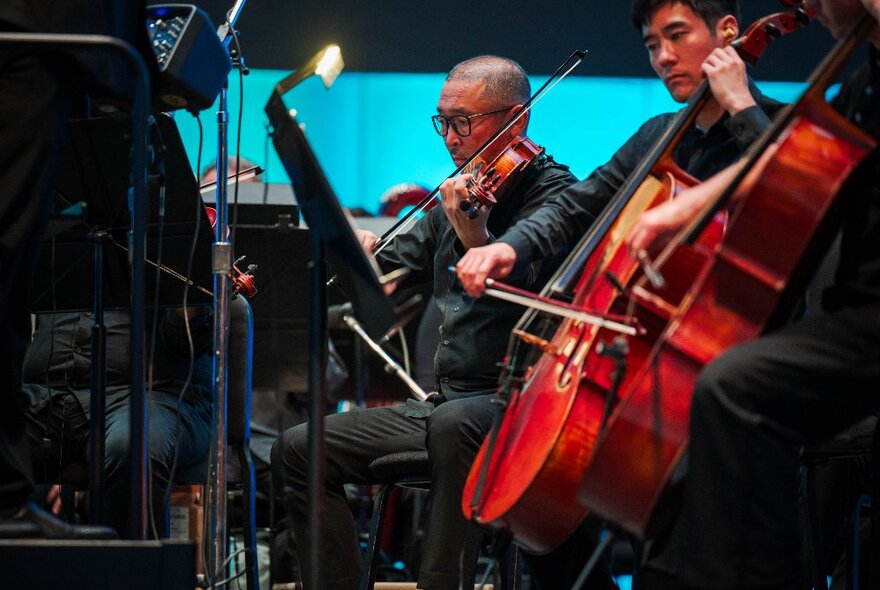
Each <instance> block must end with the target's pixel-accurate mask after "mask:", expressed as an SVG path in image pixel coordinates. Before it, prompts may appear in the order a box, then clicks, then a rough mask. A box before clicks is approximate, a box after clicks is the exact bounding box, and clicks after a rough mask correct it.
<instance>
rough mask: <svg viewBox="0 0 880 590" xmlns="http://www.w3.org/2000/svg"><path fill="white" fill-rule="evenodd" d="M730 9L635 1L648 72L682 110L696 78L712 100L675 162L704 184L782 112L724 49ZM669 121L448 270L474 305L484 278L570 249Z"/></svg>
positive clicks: (705, 3) (691, 2) (712, 2)
mask: <svg viewBox="0 0 880 590" xmlns="http://www.w3.org/2000/svg"><path fill="white" fill-rule="evenodd" d="M738 13H739V9H738V3H737V1H736V0H635V2H634V3H633V10H632V18H633V23H634V25H635V27H636V29H637V30H639V32H640V34H641V35H642V41H643V43H644V45H645V49H646V50H647V52H648V58H649V60H650V62H651V67H652V68H653V69H654V71H655V72H656V73H657V76H659V77H660V79H661V80H662V81H663V84H664V85H665V86H666V89H667V90H668V91H669V93H670V94H671V95H672V97H673V98H674V99H675V100H676V101H677V102H680V103H685V102H687V101H688V99H690V97H691V95H692V94H693V93H694V92H695V91H696V89H697V88H698V86H699V85H700V83H701V82H702V81H703V79H704V78H705V79H708V81H709V85H710V88H711V94H712V97H711V98H710V99H709V101H708V103H707V105H706V106H705V107H704V108H703V109H702V111H701V112H700V114H699V116H698V117H697V120H696V122H695V124H694V126H693V127H692V128H691V129H688V130H687V132H686V134H685V136H684V138H683V139H682V141H681V144H680V145H679V147H678V149H677V151H676V153H675V161H676V163H677V164H678V165H679V166H680V167H681V168H682V169H683V170H684V171H686V172H688V173H689V174H691V175H692V176H694V177H696V178H698V179H703V180H704V179H706V178H708V177H709V176H711V175H712V174H714V173H716V172H718V171H720V170H721V169H723V168H724V167H725V166H727V165H729V164H731V163H732V162H733V161H734V160H736V159H737V158H738V157H739V156H740V155H741V154H742V153H743V152H744V151H745V150H746V148H747V147H748V146H749V145H750V144H751V143H752V141H753V140H754V139H755V138H756V137H758V135H760V133H761V132H762V131H764V129H766V128H767V127H768V126H769V124H770V118H772V117H773V115H774V114H775V113H776V112H777V111H778V110H779V108H780V107H781V104H780V103H778V102H777V101H774V100H772V99H769V98H767V97H765V96H763V95H762V94H761V92H760V91H759V90H758V89H757V87H755V85H754V84H753V83H752V82H751V81H750V80H749V78H748V76H747V74H746V69H745V64H744V63H743V61H742V59H741V58H740V57H739V55H738V54H737V53H736V51H735V50H734V49H733V48H732V47H730V43H731V42H732V41H733V40H734V39H736V38H737V37H738V36H739V34H740V27H739V22H738ZM674 116H675V114H674V113H667V114H663V115H658V116H656V117H653V118H651V119H649V120H648V121H647V122H645V123H644V124H643V125H642V126H641V127H640V128H639V130H638V131H637V132H636V133H635V134H634V135H633V136H632V137H631V138H630V139H628V140H627V141H626V143H624V144H623V146H621V147H620V149H618V150H617V152H616V153H615V154H614V155H613V156H612V157H611V159H610V160H609V161H608V162H607V163H606V164H604V165H602V166H600V167H599V168H597V169H596V170H595V171H593V173H592V174H590V176H589V177H588V178H587V179H586V180H584V181H582V182H580V183H578V184H576V185H574V186H572V187H570V188H568V189H567V190H565V191H563V192H562V193H560V194H559V195H558V196H557V198H555V199H553V200H552V201H551V202H549V203H547V204H546V205H545V206H543V207H541V209H540V210H539V211H537V212H536V213H535V214H534V215H532V216H530V217H529V219H527V220H525V221H522V222H519V223H517V224H516V225H514V226H513V227H512V228H510V229H509V230H508V231H507V232H505V233H504V234H503V235H502V236H499V237H498V238H497V239H496V240H495V241H494V242H492V243H491V244H489V245H487V246H484V247H481V248H471V249H470V250H468V251H467V253H466V254H465V255H464V257H463V258H462V259H461V260H460V261H459V262H458V264H457V265H456V272H457V274H458V278H459V279H460V280H461V282H462V285H463V286H464V288H465V290H466V291H467V292H468V293H469V294H470V295H472V296H479V295H481V294H482V293H483V291H484V290H485V280H486V278H495V279H497V278H502V277H505V276H507V275H509V274H510V273H511V271H512V270H513V269H514V267H516V268H517V269H518V270H519V269H525V268H526V265H527V264H528V263H529V262H530V261H533V260H540V259H543V258H546V257H548V256H553V255H555V254H557V253H558V252H560V251H567V250H570V249H571V247H572V246H573V245H574V244H575V243H576V242H577V241H578V239H579V238H580V237H581V236H582V235H583V234H584V233H585V231H586V230H587V228H589V227H590V225H591V224H592V223H593V221H594V220H595V219H596V217H597V216H598V215H599V213H600V212H601V211H602V209H603V208H604V207H605V205H607V204H608V202H609V200H610V199H611V198H612V197H613V196H614V195H615V193H617V191H618V190H619V189H620V188H621V186H622V185H623V184H624V182H625V181H626V179H627V178H628V177H629V176H630V175H631V174H632V173H633V172H634V171H635V169H636V167H637V166H638V164H639V162H640V161H641V159H642V158H643V157H644V156H645V155H646V154H647V153H648V151H649V150H650V149H651V147H652V146H653V145H654V144H655V143H656V141H657V140H658V139H659V138H660V136H661V135H662V134H663V132H664V130H665V129H666V128H667V127H668V125H669V123H670V121H671V120H672V119H673V118H674Z"/></svg>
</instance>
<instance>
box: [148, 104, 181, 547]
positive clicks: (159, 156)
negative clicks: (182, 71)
mask: <svg viewBox="0 0 880 590" xmlns="http://www.w3.org/2000/svg"><path fill="white" fill-rule="evenodd" d="M150 127H151V129H152V130H153V131H155V135H156V141H155V145H154V146H153V158H154V160H153V166H155V170H156V175H157V177H158V181H159V229H158V236H157V240H156V283H155V285H154V290H153V318H152V321H153V325H152V327H151V329H150V352H149V355H148V359H149V361H148V364H147V404H146V421H147V432H148V433H149V428H150V414H151V407H152V403H151V402H152V400H151V398H152V394H153V369H154V368H155V360H156V359H155V354H156V339H157V332H158V327H159V286H160V281H161V278H162V245H163V244H162V243H163V239H164V237H165V236H164V234H165V182H166V177H165V154H166V152H165V142H164V140H163V139H162V131H161V129H159V123H158V121H156V119H155V118H154V117H152V116H151V117H150ZM179 415H180V414H179V413H178V418H179ZM148 436H149V434H148ZM149 455H150V449H149V448H147V501H148V505H149V514H150V528H151V529H152V531H153V538H155V539H160V538H161V537H160V536H159V530H158V527H157V526H156V513H155V510H153V460H152V457H150V456H149ZM171 481H172V480H171V479H169V487H170V486H171Z"/></svg>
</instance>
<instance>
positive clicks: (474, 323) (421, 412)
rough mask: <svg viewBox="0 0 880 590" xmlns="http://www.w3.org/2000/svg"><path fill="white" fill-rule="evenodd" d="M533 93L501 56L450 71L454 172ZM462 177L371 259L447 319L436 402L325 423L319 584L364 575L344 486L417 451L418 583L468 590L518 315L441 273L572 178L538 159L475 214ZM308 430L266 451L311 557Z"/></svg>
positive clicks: (534, 284)
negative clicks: (476, 473) (422, 499)
mask: <svg viewBox="0 0 880 590" xmlns="http://www.w3.org/2000/svg"><path fill="white" fill-rule="evenodd" d="M530 93H531V92H530V87H529V82H528V79H527V78H526V75H525V73H524V72H523V70H522V68H520V67H519V65H517V64H516V63H515V62H513V61H511V60H508V59H504V58H500V57H493V56H482V57H477V58H473V59H469V60H467V61H465V62H462V63H461V64H459V65H457V66H456V67H455V68H453V69H452V71H451V72H450V73H449V75H448V76H447V78H446V81H445V83H444V85H443V89H442V91H441V93H440V99H439V102H438V103H437V114H436V115H434V116H433V117H432V119H433V123H434V127H435V130H436V132H437V134H438V135H440V136H441V137H442V138H443V141H444V143H445V144H446V149H447V150H448V151H449V155H450V156H451V157H452V161H453V163H454V164H456V165H460V164H461V163H463V162H464V161H465V160H466V159H467V158H468V157H469V156H470V155H472V154H473V153H474V152H475V151H476V150H477V148H478V147H479V146H480V145H482V144H483V143H484V142H486V141H487V140H488V139H489V138H490V137H491V136H492V134H493V133H494V132H495V131H496V130H497V129H498V128H499V126H500V125H501V124H502V123H503V122H504V121H505V120H506V119H507V118H508V117H510V116H511V115H512V114H513V113H515V112H516V111H517V110H519V109H521V108H522V105H523V103H525V102H526V101H527V100H528V99H529V96H530ZM527 126H528V115H525V116H523V117H522V118H521V119H519V120H518V122H517V123H515V124H514V125H513V126H512V127H511V128H510V129H509V130H508V131H506V132H504V133H503V134H502V135H501V136H500V138H499V139H498V140H497V141H496V142H494V143H493V144H492V145H491V146H490V147H489V149H488V150H487V152H485V153H484V156H483V159H484V160H486V161H491V160H492V159H493V158H494V156H495V155H497V154H498V153H499V152H500V151H501V150H502V149H503V148H504V147H505V146H507V144H508V143H509V142H510V141H511V140H513V139H514V138H516V137H518V136H524V135H525V133H526V129H527ZM468 178H470V176H469V175H462V176H460V177H458V178H456V179H453V180H449V181H447V182H445V183H444V184H443V185H442V187H441V191H440V192H441V194H442V201H443V203H442V204H443V206H442V207H434V208H433V209H432V210H431V211H429V212H428V213H427V214H426V215H425V216H424V217H423V218H421V219H420V220H418V221H417V222H416V223H415V225H414V226H413V228H412V229H411V230H410V231H409V232H407V233H404V234H400V235H398V236H397V237H396V238H394V239H393V240H392V241H391V242H390V244H389V246H388V247H387V248H385V249H384V250H382V251H381V252H380V253H379V254H378V255H377V256H376V261H377V262H378V264H379V266H380V267H381V269H382V271H383V272H390V271H391V270H394V269H398V268H406V269H407V270H409V274H408V275H407V276H406V277H405V278H404V279H403V280H401V281H400V283H399V284H398V286H397V290H396V292H395V296H399V297H401V298H402V299H406V298H407V297H408V296H409V295H410V294H412V293H414V292H421V293H422V294H426V295H427V294H430V295H433V298H432V300H433V301H436V305H437V306H438V307H439V313H440V314H441V315H442V322H441V325H440V329H439V333H438V334H437V335H436V337H437V343H436V352H435V353H434V388H435V389H436V391H437V394H438V395H437V396H436V397H434V398H433V399H432V400H431V401H425V402H420V401H415V400H410V401H408V402H406V403H402V404H398V405H395V406H391V407H382V408H370V409H367V410H355V411H351V412H345V413H341V414H335V415H332V416H328V417H327V420H326V451H327V470H326V482H325V484H326V512H325V514H324V520H323V527H322V530H321V535H322V539H321V541H322V548H323V556H322V563H323V572H324V579H323V587H324V588H328V589H333V590H351V588H355V587H357V584H358V579H359V577H360V575H361V552H360V547H359V544H358V539H357V529H356V525H355V521H354V519H353V517H352V512H351V509H350V507H349V505H348V503H347V501H346V496H345V491H344V489H343V485H344V484H346V483H369V482H370V480H371V474H370V471H369V464H370V463H371V462H372V461H373V460H374V459H376V458H378V457H381V456H383V455H386V454H389V453H394V452H399V451H424V450H427V451H428V453H429V455H430V459H431V499H430V502H429V506H430V508H429V513H428V519H427V536H426V538H425V540H424V544H423V548H422V557H421V566H420V569H419V572H418V584H419V588H422V589H423V590H455V589H457V588H459V587H460V586H459V583H460V582H459V580H463V584H464V586H463V587H465V588H468V587H470V588H472V587H473V585H474V570H475V567H476V561H477V556H478V552H479V548H480V543H481V539H482V536H483V532H482V530H481V529H480V528H479V527H477V526H476V525H474V524H471V523H469V522H467V521H466V520H465V518H464V516H463V515H462V513H461V496H462V489H463V487H464V483H465V480H466V479H467V475H468V471H469V468H470V465H471V463H472V461H473V458H474V456H475V455H476V453H477V451H478V449H479V448H480V443H481V442H482V440H483V438H484V437H485V435H486V433H487V432H488V430H489V427H490V425H491V423H492V417H493V416H494V414H495V412H496V411H497V407H498V406H497V404H492V403H490V400H491V399H492V398H493V397H495V390H496V387H497V383H498V378H499V371H500V368H499V366H500V363H501V361H502V357H503V355H504V350H505V345H506V343H507V340H508V336H509V334H510V332H511V330H512V329H513V326H514V324H515V323H516V321H517V320H518V319H519V317H520V316H521V315H522V309H521V308H520V307H519V306H517V305H514V304H511V303H506V302H502V301H497V300H495V301H493V300H489V299H488V298H486V299H472V298H470V297H468V296H467V295H466V294H465V293H464V291H463V290H462V288H461V285H459V284H458V282H457V281H455V277H454V275H453V274H452V273H451V272H449V270H448V268H449V266H450V265H454V264H455V263H456V262H457V261H458V260H459V258H460V257H461V254H462V253H463V252H466V251H467V250H468V249H469V248H472V247H475V246H479V245H483V244H485V243H486V242H487V241H488V240H490V239H492V236H497V235H501V234H503V233H504V232H505V231H506V230H507V229H508V228H509V227H510V226H511V225H512V224H514V223H516V222H517V221H519V220H522V219H524V218H525V217H527V216H529V215H531V214H532V213H534V212H535V211H536V210H537V209H539V208H540V207H541V206H543V205H544V203H546V202H547V200H548V199H549V198H550V197H551V196H552V195H555V194H557V193H558V192H560V191H561V190H562V189H563V188H565V187H566V186H569V185H571V184H572V183H574V182H575V181H576V180H577V179H576V178H575V177H574V176H573V175H572V174H571V173H570V172H569V171H568V168H567V167H566V166H562V165H560V164H557V163H556V162H555V161H554V160H553V158H552V157H550V156H546V155H543V156H539V157H538V158H537V160H536V161H534V162H533V163H532V164H531V166H530V168H529V169H528V170H527V171H526V173H525V175H524V176H523V177H522V179H521V180H520V182H519V183H518V184H517V185H516V186H515V187H514V188H513V189H512V190H511V191H510V193H509V194H507V195H506V196H505V198H504V199H503V200H501V201H500V202H499V203H498V204H497V205H496V206H494V207H492V208H491V210H490V209H487V208H484V209H481V210H480V213H479V215H478V216H477V217H476V218H475V219H470V218H468V217H467V215H466V213H465V212H464V211H462V210H461V208H460V207H459V204H460V203H461V201H462V199H463V198H466V196H467V190H466V181H467V179H468ZM360 238H361V240H362V243H363V244H364V246H365V248H366V249H367V250H368V251H369V250H370V249H371V247H372V244H373V243H374V242H375V240H376V236H375V235H373V234H369V233H366V232H361V234H360ZM558 262H559V259H558V258H557V259H556V260H555V261H554V260H552V259H548V260H546V261H542V262H540V263H536V264H533V265H531V266H530V268H529V271H528V272H526V273H524V274H523V276H522V277H520V279H519V280H518V282H517V284H518V285H519V286H520V287H523V288H529V289H534V288H537V289H540V288H541V286H543V284H544V282H546V281H547V279H548V278H549V276H550V274H552V272H553V271H554V270H555V266H556V265H558ZM554 263H555V264H554ZM307 432H308V429H307V425H305V424H304V425H301V426H297V427H295V428H293V429H291V430H288V431H287V432H285V433H284V435H283V436H282V439H281V440H280V441H279V442H278V443H277V444H276V445H275V447H274V448H273V452H272V467H273V470H274V473H275V475H276V481H278V482H285V483H286V484H287V485H288V486H289V489H290V492H291V493H290V497H289V498H288V499H287V502H286V503H287V508H288V510H289V511H290V512H291V515H292V518H293V523H294V530H295V533H296V544H297V551H298V554H299V555H300V556H301V557H304V556H307V555H308V547H309V533H308V520H307V505H308V501H307V496H308V489H307V481H306V479H307V478H306V473H307V467H308V466H307V464H306V461H307V459H306V458H307V455H308V451H307V449H308V440H307ZM300 563H301V565H302V567H303V569H304V570H305V571H304V572H303V573H304V575H303V578H304V580H303V581H304V583H305V584H308V583H309V576H308V565H309V564H308V561H307V560H306V559H300ZM609 582H610V581H609ZM306 588H308V586H306Z"/></svg>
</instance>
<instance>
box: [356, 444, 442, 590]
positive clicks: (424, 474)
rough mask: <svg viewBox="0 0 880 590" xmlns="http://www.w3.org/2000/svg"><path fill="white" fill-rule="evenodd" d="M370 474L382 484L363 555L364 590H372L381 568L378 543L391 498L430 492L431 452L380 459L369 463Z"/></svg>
mask: <svg viewBox="0 0 880 590" xmlns="http://www.w3.org/2000/svg"><path fill="white" fill-rule="evenodd" d="M370 472H371V473H372V474H373V477H374V479H375V481H376V483H380V484H383V485H382V488H381V489H380V490H379V493H378V494H376V497H375V498H374V500H373V517H372V519H371V520H370V538H369V539H368V541H367V551H366V554H365V555H364V572H363V575H362V576H361V584H360V588H361V590H373V586H374V585H375V583H376V570H377V569H378V567H379V553H380V551H379V543H380V542H381V538H380V537H381V531H382V527H383V525H384V524H385V509H386V508H387V507H388V498H389V497H390V496H391V492H393V491H394V489H395V488H415V489H421V490H427V489H429V488H430V487H431V462H430V460H429V459H428V451H404V452H401V453H391V454H389V455H384V456H382V457H379V458H378V459H376V460H375V461H373V462H372V463H370Z"/></svg>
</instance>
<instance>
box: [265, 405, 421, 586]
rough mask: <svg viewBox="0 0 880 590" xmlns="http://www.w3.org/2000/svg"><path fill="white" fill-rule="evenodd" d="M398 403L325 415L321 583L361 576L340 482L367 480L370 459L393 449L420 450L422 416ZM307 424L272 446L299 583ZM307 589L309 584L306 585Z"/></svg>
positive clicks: (305, 535)
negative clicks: (410, 413) (288, 517)
mask: <svg viewBox="0 0 880 590" xmlns="http://www.w3.org/2000/svg"><path fill="white" fill-rule="evenodd" d="M399 408H400V406H395V407H390V408H371V409H368V410H363V411H360V410H355V411H352V412H344V413H341V414H333V415H331V416H327V417H326V421H325V439H324V440H325V445H326V461H327V463H326V479H325V482H324V485H325V489H326V496H325V506H324V509H325V512H324V521H323V525H322V527H321V533H322V537H321V543H322V547H321V548H322V553H323V556H322V561H321V564H322V568H323V569H322V571H323V578H324V580H323V581H324V583H323V587H324V588H327V589H329V590H351V589H352V588H356V587H357V584H358V580H359V578H360V575H361V554H360V547H359V546H358V540H357V527H356V524H355V521H354V518H353V516H352V512H351V509H350V508H349V506H348V502H347V500H346V497H345V490H344V489H343V484H346V483H368V482H369V481H370V472H369V465H370V463H371V462H372V461H373V460H374V459H376V458H378V457H381V456H383V455H387V454H389V453H394V452H398V451H416V450H424V449H425V420H424V419H423V418H415V417H411V416H407V415H404V413H403V412H401V411H399ZM308 455H309V441H308V424H300V425H298V426H296V427H294V428H291V429H290V430H287V431H286V432H285V433H284V434H283V435H282V437H281V439H280V440H279V441H277V442H276V443H275V445H274V446H273V448H272V472H273V477H274V479H275V485H280V486H282V487H283V490H284V498H285V505H286V507H287V510H288V511H289V513H290V515H291V518H292V520H293V530H294V535H295V537H296V545H297V547H296V549H297V556H298V557H299V562H300V571H301V572H302V576H303V582H304V584H308V578H309V573H308V572H309V562H308V555H309V541H308V539H309V522H308V515H309V505H308ZM306 588H308V586H306Z"/></svg>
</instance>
